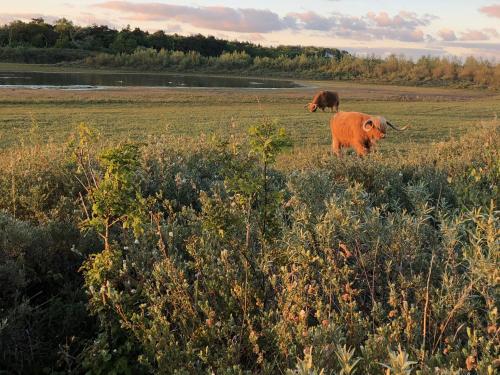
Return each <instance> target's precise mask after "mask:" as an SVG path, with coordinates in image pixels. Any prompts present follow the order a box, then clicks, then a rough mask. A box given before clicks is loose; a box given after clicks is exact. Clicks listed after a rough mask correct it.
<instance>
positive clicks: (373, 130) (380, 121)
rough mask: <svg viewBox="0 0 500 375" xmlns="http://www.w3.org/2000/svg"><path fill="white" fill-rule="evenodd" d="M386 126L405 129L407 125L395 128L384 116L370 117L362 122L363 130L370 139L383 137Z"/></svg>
mask: <svg viewBox="0 0 500 375" xmlns="http://www.w3.org/2000/svg"><path fill="white" fill-rule="evenodd" d="M387 126H390V127H391V128H393V129H395V130H406V129H407V128H408V126H405V127H403V128H397V127H395V126H394V125H392V124H391V123H390V122H389V121H387V120H386V119H385V118H384V117H381V116H375V117H370V118H369V119H368V120H366V121H365V123H364V124H363V130H364V131H365V132H367V133H368V134H369V137H370V138H372V139H381V138H384V137H385V133H386V132H387Z"/></svg>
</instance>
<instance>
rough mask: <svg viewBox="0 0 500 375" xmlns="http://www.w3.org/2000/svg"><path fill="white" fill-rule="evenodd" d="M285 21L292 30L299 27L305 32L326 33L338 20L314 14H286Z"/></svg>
mask: <svg viewBox="0 0 500 375" xmlns="http://www.w3.org/2000/svg"><path fill="white" fill-rule="evenodd" d="M286 19H287V20H288V25H289V26H291V27H292V28H297V27H301V28H303V29H306V30H319V31H328V30H331V29H332V27H334V26H335V25H336V24H337V22H338V20H337V19H336V18H334V17H323V16H320V15H319V14H317V13H314V12H305V13H288V14H287V17H286Z"/></svg>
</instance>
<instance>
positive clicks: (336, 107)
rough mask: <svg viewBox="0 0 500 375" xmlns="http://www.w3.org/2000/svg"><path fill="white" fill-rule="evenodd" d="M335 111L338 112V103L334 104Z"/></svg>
mask: <svg viewBox="0 0 500 375" xmlns="http://www.w3.org/2000/svg"><path fill="white" fill-rule="evenodd" d="M332 111H333V108H332ZM335 112H337V113H339V105H338V103H337V104H336V105H335Z"/></svg>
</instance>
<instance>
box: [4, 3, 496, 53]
mask: <svg viewBox="0 0 500 375" xmlns="http://www.w3.org/2000/svg"><path fill="white" fill-rule="evenodd" d="M39 16H42V17H45V18H46V19H47V20H54V19H57V18H60V17H66V18H69V19H72V20H73V21H75V23H77V24H92V23H97V24H108V25H110V26H112V27H115V28H121V27H124V26H126V25H127V24H130V25H131V26H132V27H135V26H139V27H141V28H143V29H147V30H150V31H156V30H160V29H161V30H165V31H167V32H177V33H179V34H184V35H188V34H192V33H198V32H200V33H202V34H210V35H215V36H217V37H222V38H229V39H238V40H249V41H253V42H256V43H261V44H264V45H277V44H301V45H316V46H324V47H338V48H342V49H347V50H349V51H351V52H354V53H357V54H360V55H363V54H372V53H374V54H376V55H379V56H384V55H386V54H389V53H398V54H399V53H402V54H405V55H408V56H411V57H418V56H421V55H427V54H430V55H456V56H459V57H463V56H467V55H474V56H477V57H484V58H488V59H496V60H497V61H499V60H500V1H498V0H484V1H483V0H473V1H471V0H469V1H467V0H455V1H451V0H444V1H443V0H433V1H431V0H419V1H396V0H379V1H368V0H309V1H307V2H300V3H299V2H292V1H284V0H283V1H271V0H268V1H265V0H253V1H236V0H216V1H214V0H191V1H179V0H120V1H110V0H80V1H71V0H17V1H15V2H11V1H9V2H8V1H4V0H2V1H1V2H0V23H5V22H9V21H11V20H12V19H18V18H20V19H29V18H31V17H39Z"/></svg>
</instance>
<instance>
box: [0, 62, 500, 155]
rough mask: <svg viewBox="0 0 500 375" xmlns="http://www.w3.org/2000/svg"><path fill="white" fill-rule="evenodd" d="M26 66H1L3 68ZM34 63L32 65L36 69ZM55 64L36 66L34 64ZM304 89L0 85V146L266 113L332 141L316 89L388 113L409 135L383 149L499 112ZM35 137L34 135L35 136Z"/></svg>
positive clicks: (350, 86) (200, 127)
mask: <svg viewBox="0 0 500 375" xmlns="http://www.w3.org/2000/svg"><path fill="white" fill-rule="evenodd" d="M21 69H27V67H26V66H23V65H20V64H0V70H5V71H7V70H11V71H14V70H21ZM32 69H33V68H32ZM44 69H49V70H53V69H55V68H54V67H50V66H42V65H39V66H37V67H35V70H44ZM302 83H303V84H305V85H308V87H307V88H297V89H282V90H248V89H244V90H243V89H147V90H146V89H140V88H134V89H116V90H102V91H58V90H22V89H14V90H12V89H0V150H3V151H5V150H8V149H10V148H12V147H18V146H19V145H20V144H21V143H22V142H23V141H26V140H27V139H28V138H29V137H30V136H31V135H30V134H32V131H30V129H31V128H32V124H33V123H36V124H37V126H38V127H39V129H38V135H37V140H39V141H40V142H43V143H44V142H47V141H53V142H56V143H59V142H64V141H66V140H67V139H68V137H69V135H70V134H71V133H72V132H73V131H74V129H75V127H76V126H77V125H78V124H79V123H81V122H85V123H87V124H89V125H91V126H93V127H95V128H97V129H98V130H99V131H100V133H101V135H102V138H103V139H105V140H109V141H119V140H123V139H127V138H129V139H134V140H138V141H141V140H145V139H147V137H149V136H153V137H157V136H160V135H164V134H169V135H174V136H178V137H186V138H192V137H196V136H199V135H200V134H212V133H214V132H220V133H222V134H224V133H227V132H233V133H234V134H243V133H244V132H245V131H246V129H247V128H248V127H249V126H251V125H253V124H255V123H256V122H259V121H260V119H262V117H263V116H266V117H268V118H271V119H275V120H277V121H278V122H279V123H280V124H281V126H284V127H285V128H286V130H287V131H288V133H289V134H290V136H291V138H292V140H293V142H294V147H295V148H294V149H295V150H300V149H302V151H304V150H307V149H311V147H313V146H315V147H318V150H320V151H321V152H327V150H328V148H329V145H330V133H329V127H328V123H329V119H330V116H331V114H329V113H315V114H310V113H308V112H307V111H306V110H305V109H304V108H303V106H304V104H305V103H307V102H308V101H309V100H310V98H311V97H312V96H313V94H314V93H315V92H316V91H317V90H318V89H330V90H336V91H338V92H339V93H340V97H341V106H340V108H341V110H342V111H361V112H366V113H370V114H377V115H383V116H385V117H387V118H388V119H390V120H391V121H392V122H394V123H396V124H400V125H410V130H408V131H407V132H405V133H396V132H391V133H390V134H389V137H388V138H387V139H386V140H385V141H383V142H381V143H380V149H381V150H382V151H384V150H394V149H397V150H403V149H405V148H406V147H408V145H418V146H419V147H422V146H423V145H428V144H430V143H432V142H435V141H442V140H446V139H449V138H450V136H454V135H460V134H463V133H464V132H465V131H467V130H468V129H471V128H473V127H477V126H478V124H479V123H480V122H481V121H489V120H491V119H492V118H494V116H495V113H498V112H500V96H498V95H496V96H495V94H494V93H492V92H488V91H480V90H458V89H443V88H414V87H399V86H386V85H369V84H358V83H351V82H332V81H302ZM31 137H32V136H31Z"/></svg>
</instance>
